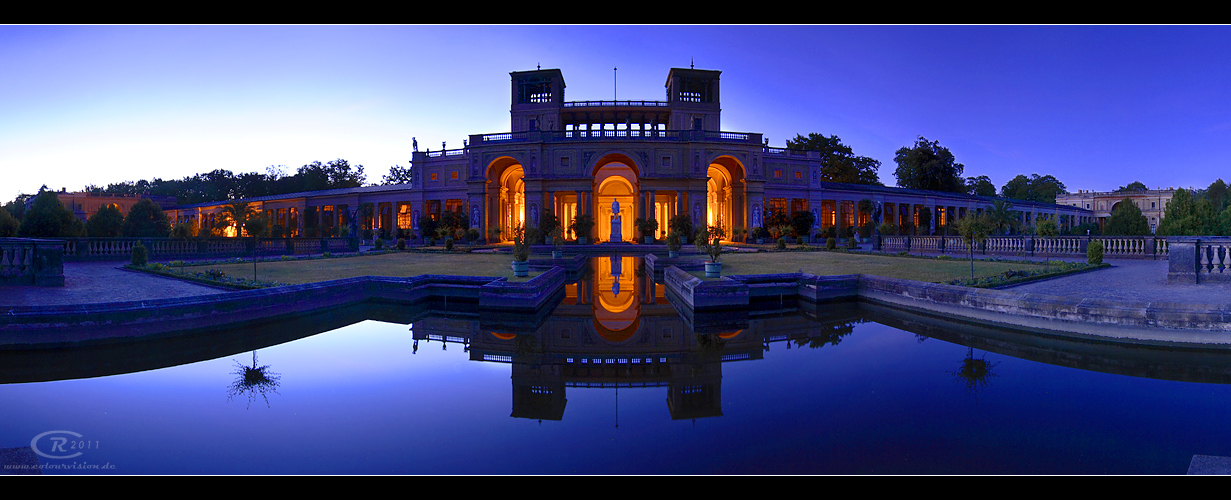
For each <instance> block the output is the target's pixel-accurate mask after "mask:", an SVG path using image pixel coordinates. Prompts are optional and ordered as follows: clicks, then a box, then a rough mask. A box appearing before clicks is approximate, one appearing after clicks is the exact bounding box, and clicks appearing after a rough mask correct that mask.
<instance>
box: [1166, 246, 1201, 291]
mask: <svg viewBox="0 0 1231 500" xmlns="http://www.w3.org/2000/svg"><path fill="white" fill-rule="evenodd" d="M1167 243H1168V245H1169V247H1170V250H1169V251H1168V255H1167V282H1168V283H1185V284H1190V283H1191V284H1196V283H1197V277H1198V274H1199V273H1200V272H1201V271H1200V269H1198V268H1197V267H1198V266H1199V265H1200V262H1201V257H1200V255H1198V251H1199V250H1200V247H1201V245H1200V243H1201V240H1200V239H1198V238H1192V237H1172V238H1168V239H1167Z"/></svg>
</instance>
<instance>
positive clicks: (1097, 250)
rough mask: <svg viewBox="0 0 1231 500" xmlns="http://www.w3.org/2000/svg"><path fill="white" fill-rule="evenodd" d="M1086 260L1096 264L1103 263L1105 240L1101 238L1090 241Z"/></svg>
mask: <svg viewBox="0 0 1231 500" xmlns="http://www.w3.org/2000/svg"><path fill="white" fill-rule="evenodd" d="M1086 262H1087V263H1090V264H1095V265H1098V264H1102V263H1103V242H1102V241H1101V240H1091V241H1090V246H1088V247H1086Z"/></svg>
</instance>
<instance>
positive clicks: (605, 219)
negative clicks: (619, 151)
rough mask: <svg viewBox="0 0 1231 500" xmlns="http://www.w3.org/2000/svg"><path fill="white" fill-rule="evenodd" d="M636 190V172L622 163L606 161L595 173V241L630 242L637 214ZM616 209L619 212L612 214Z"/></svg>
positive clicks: (632, 238) (633, 233)
mask: <svg viewBox="0 0 1231 500" xmlns="http://www.w3.org/2000/svg"><path fill="white" fill-rule="evenodd" d="M637 191H638V190H637V173H636V171H634V170H633V168H632V167H631V166H629V165H628V164H626V163H623V162H620V161H610V162H608V163H605V164H603V165H602V166H601V167H599V168H598V170H596V171H595V173H594V204H595V217H594V222H595V231H594V232H595V233H596V234H597V238H596V241H597V242H599V243H604V242H611V241H619V242H632V241H634V238H635V236H636V226H635V225H634V222H635V221H636V219H637V213H638V212H637ZM617 208H618V210H619V213H615V212H614V211H613V210H615V209H617ZM617 220H618V222H617V223H616V224H614V225H613V224H612V223H613V222H615V221H617Z"/></svg>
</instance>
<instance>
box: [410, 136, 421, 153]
mask: <svg viewBox="0 0 1231 500" xmlns="http://www.w3.org/2000/svg"><path fill="white" fill-rule="evenodd" d="M410 147H412V148H414V150H415V152H416V153H418V152H419V140H418V139H415V138H414V137H411V138H410Z"/></svg>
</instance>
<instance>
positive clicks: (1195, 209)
mask: <svg viewBox="0 0 1231 500" xmlns="http://www.w3.org/2000/svg"><path fill="white" fill-rule="evenodd" d="M1163 214H1164V215H1163V220H1162V221H1160V222H1159V223H1158V230H1157V231H1156V233H1157V234H1158V235H1159V236H1202V235H1210V234H1213V233H1214V232H1215V227H1214V226H1215V224H1216V219H1215V216H1214V206H1213V204H1211V203H1210V201H1209V200H1207V199H1204V198H1203V199H1199V200H1198V199H1194V197H1193V195H1192V193H1190V192H1188V190H1187V189H1177V190H1175V193H1174V194H1172V195H1171V201H1168V202H1167V208H1166V209H1165V211H1164V212H1163Z"/></svg>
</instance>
